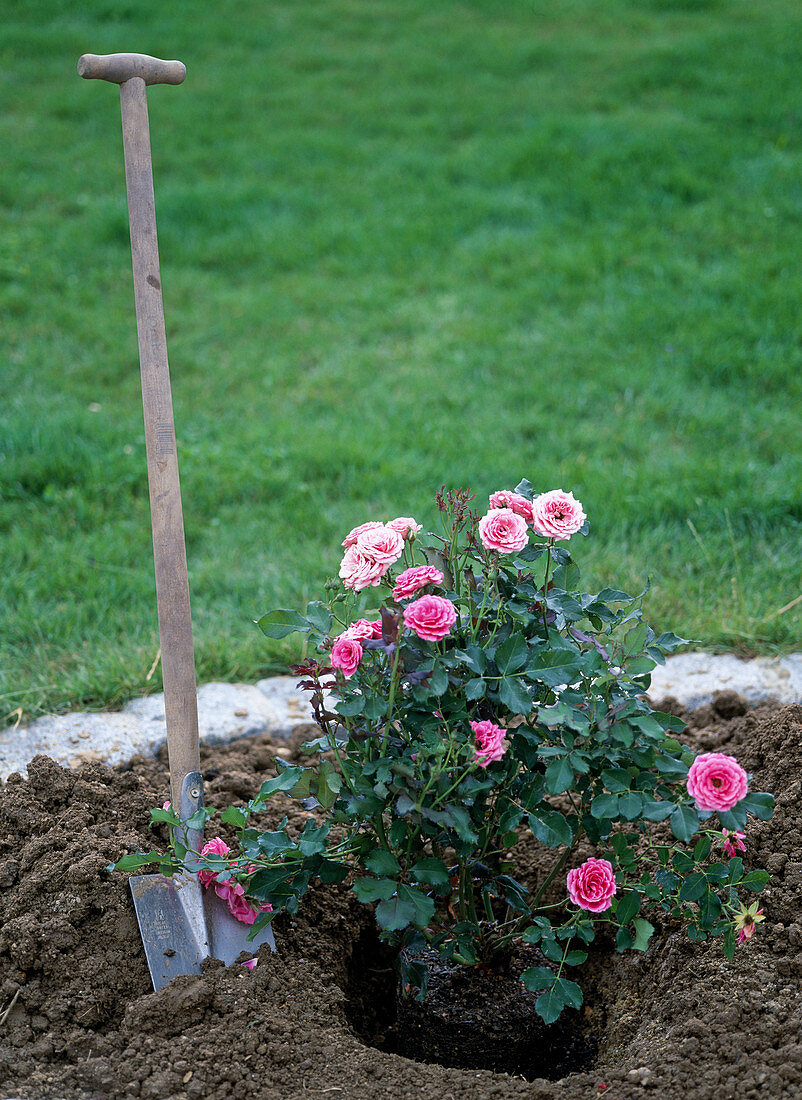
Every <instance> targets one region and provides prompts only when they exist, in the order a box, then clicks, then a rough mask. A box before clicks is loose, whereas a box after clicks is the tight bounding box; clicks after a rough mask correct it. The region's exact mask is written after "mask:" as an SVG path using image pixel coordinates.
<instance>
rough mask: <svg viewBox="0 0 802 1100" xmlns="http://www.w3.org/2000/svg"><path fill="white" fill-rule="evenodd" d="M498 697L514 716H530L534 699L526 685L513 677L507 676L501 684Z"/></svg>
mask: <svg viewBox="0 0 802 1100" xmlns="http://www.w3.org/2000/svg"><path fill="white" fill-rule="evenodd" d="M498 697H499V699H500V700H501V702H502V703H503V704H504V706H505V707H507V708H508V709H509V710H511V711H512V713H513V714H528V713H529V711H530V710H531V709H532V699H531V696H530V695H529V692H528V691H527V689H526V687H525V685H524V684H523V683H522V682H521V681H520V680H517V679H514V678H513V677H511V676H505V677H504V679H503V680H502V681H501V683H500V684H499V689H498Z"/></svg>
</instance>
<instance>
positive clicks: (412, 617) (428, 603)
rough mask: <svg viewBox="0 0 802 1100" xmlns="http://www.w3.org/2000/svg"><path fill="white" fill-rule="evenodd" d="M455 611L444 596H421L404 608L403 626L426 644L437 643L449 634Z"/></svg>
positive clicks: (455, 614)
mask: <svg viewBox="0 0 802 1100" xmlns="http://www.w3.org/2000/svg"><path fill="white" fill-rule="evenodd" d="M456 618H457V609H456V608H455V607H454V605H453V603H452V602H451V600H447V599H446V598H445V597H444V596H421V598H420V599H419V600H413V602H412V603H411V604H409V606H408V607H405V608H404V626H405V627H406V628H407V629H408V630H414V632H415V633H416V634H417V635H418V637H419V638H423V639H424V641H427V642H439V641H440V639H441V638H445V636H446V634H450V633H451V627H452V626H453V625H454V622H455V620H456Z"/></svg>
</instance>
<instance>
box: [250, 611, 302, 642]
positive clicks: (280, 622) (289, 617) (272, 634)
mask: <svg viewBox="0 0 802 1100" xmlns="http://www.w3.org/2000/svg"><path fill="white" fill-rule="evenodd" d="M256 625H257V626H258V627H259V629H260V630H261V631H262V633H263V634H265V635H266V636H267V637H268V638H286V637H287V635H288V634H294V633H295V631H296V630H301V631H306V630H309V628H310V626H311V625H312V624H311V623H310V622H309V621H308V620H307V619H305V618H304V617H303V615H299V614H298V612H297V611H288V610H286V609H285V608H279V609H278V610H276V611H268V612H267V614H266V615H263V616H262V617H261V619H257V620H256Z"/></svg>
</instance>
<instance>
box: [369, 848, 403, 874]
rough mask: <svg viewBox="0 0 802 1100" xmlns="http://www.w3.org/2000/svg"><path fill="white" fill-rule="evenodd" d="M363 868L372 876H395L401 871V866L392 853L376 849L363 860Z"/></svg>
mask: <svg viewBox="0 0 802 1100" xmlns="http://www.w3.org/2000/svg"><path fill="white" fill-rule="evenodd" d="M365 866H366V867H367V869H368V870H369V871H372V872H373V874H374V875H397V874H398V873H399V872H400V870H401V864H400V863H399V862H398V860H397V859H396V858H395V856H394V855H393V853H392V852H387V851H384V849H382V848H376V850H375V851H373V852H371V853H370V855H369V856H368V858H367V859H366V860H365Z"/></svg>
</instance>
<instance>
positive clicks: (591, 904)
mask: <svg viewBox="0 0 802 1100" xmlns="http://www.w3.org/2000/svg"><path fill="white" fill-rule="evenodd" d="M566 881H567V883H568V893H569V895H570V897H571V901H572V902H573V903H574V905H578V906H579V908H580V909H589V910H590V912H591V913H603V912H604V910H605V909H609V908H610V906H611V905H612V904H613V901H612V898H613V894H614V893H615V873H614V871H613V865H612V864H611V863H609V862H608V861H607V860H606V859H586V860H585V862H584V863H583V864H582V865H581V866H580V867H575V868H574V869H573V871H569V872H568V878H567V880H566Z"/></svg>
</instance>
